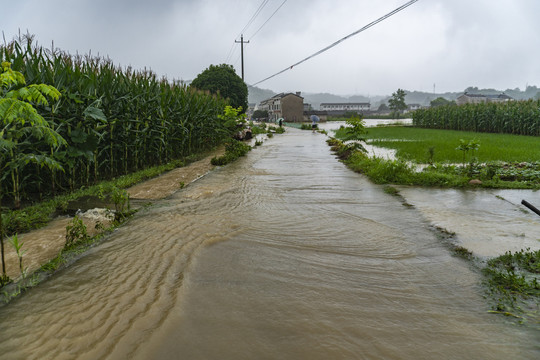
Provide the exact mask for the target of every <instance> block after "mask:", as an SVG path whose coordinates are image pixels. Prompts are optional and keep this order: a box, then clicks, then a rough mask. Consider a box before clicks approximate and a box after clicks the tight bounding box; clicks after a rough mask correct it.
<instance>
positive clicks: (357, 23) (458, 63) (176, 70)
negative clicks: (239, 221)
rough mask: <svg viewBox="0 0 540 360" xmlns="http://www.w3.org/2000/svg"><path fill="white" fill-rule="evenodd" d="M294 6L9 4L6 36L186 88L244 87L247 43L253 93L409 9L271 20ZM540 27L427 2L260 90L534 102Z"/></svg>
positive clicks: (528, 16) (501, 11) (370, 4)
mask: <svg viewBox="0 0 540 360" xmlns="http://www.w3.org/2000/svg"><path fill="white" fill-rule="evenodd" d="M283 2H284V0H268V1H263V0H152V1H149V0H17V1H13V0H0V8H1V9H2V10H1V12H2V16H1V17H0V30H1V31H3V33H4V36H5V38H6V40H8V41H9V40H11V39H12V38H13V37H14V36H15V35H16V34H17V33H18V31H19V29H20V30H21V31H22V32H26V31H28V32H29V33H31V34H34V35H35V36H36V40H37V41H38V42H39V43H40V44H42V45H44V46H46V47H50V45H51V41H54V45H55V47H58V48H60V49H62V50H66V51H68V52H70V53H72V54H74V53H75V52H77V51H78V52H79V53H80V54H84V53H88V52H89V51H90V50H91V51H92V54H97V53H99V54H101V55H108V56H109V57H110V58H111V59H112V60H113V61H114V62H115V63H116V64H120V65H122V66H127V65H131V66H133V67H134V68H144V67H147V68H151V69H152V70H154V71H155V72H156V73H157V74H158V75H160V76H166V77H167V78H169V79H173V78H174V79H183V80H191V79H193V78H195V77H196V76H197V74H199V73H200V72H202V71H203V70H204V69H206V68H207V67H208V66H209V65H210V64H216V65H217V64H222V63H229V64H233V65H234V66H235V68H236V69H237V73H238V74H239V75H241V66H240V64H241V62H240V44H236V43H235V40H237V41H239V40H240V33H241V32H242V31H243V33H244V40H246V41H247V40H249V44H247V45H245V48H244V57H245V69H244V70H245V80H246V83H248V84H254V83H256V82H258V81H260V80H262V79H264V78H266V77H268V76H271V75H273V74H275V73H277V72H279V71H280V70H283V69H285V68H287V67H290V66H291V65H292V64H294V63H296V62H298V61H300V60H302V59H304V58H306V57H308V56H309V55H311V54H313V53H315V52H317V51H319V50H321V49H322V48H324V47H326V46H328V45H330V44H332V43H333V42H335V41H337V40H339V39H341V38H342V37H344V36H346V35H349V34H350V33H352V32H354V31H356V30H358V29H360V28H362V27H363V26H365V25H367V24H368V23H370V22H372V21H374V20H376V19H378V18H379V17H381V16H383V15H385V14H387V13H389V12H391V11H392V10H394V9H396V8H397V7H399V6H401V5H403V4H405V3H406V2H408V0H333V1H329V0H286V1H285V3H284V4H283V6H282V7H281V8H280V9H279V11H277V13H276V14H275V15H274V16H273V17H272V18H270V16H271V15H272V13H274V11H276V10H277V9H278V7H279V6H280V5H281V4H282V3H283ZM263 3H266V4H265V6H264V7H263V8H262V10H261V11H260V13H259V15H258V16H257V17H256V18H255V19H254V20H253V21H252V23H251V24H250V25H249V26H248V27H247V28H246V29H244V28H245V27H246V25H248V22H249V20H250V19H251V18H252V16H253V15H254V14H255V12H256V11H257V9H258V8H259V7H260V5H261V4H263ZM7 14H9V15H7ZM539 16H540V1H538V0H419V1H418V2H416V3H415V4H413V5H411V6H410V7H408V8H406V9H405V10H403V11H401V12H399V13H398V14H396V15H394V16H392V17H390V18H389V19H387V20H385V21H383V22H381V23H379V24H377V25H375V26H374V27H372V28H370V29H368V30H366V31H364V32H362V33H360V34H358V35H356V36H354V37H352V38H350V39H348V40H346V41H344V42H342V43H341V44H339V45H337V46H336V47H334V48H332V49H330V50H328V51H327V52H325V53H323V54H321V55H319V56H317V57H315V58H313V59H311V60H309V61H307V62H305V63H303V64H301V65H299V66H297V67H294V68H293V69H292V70H290V71H286V72H284V73H283V74H281V75H279V76H276V77H274V78H272V79H270V80H268V81H265V82H263V83H261V84H259V85H257V86H258V87H261V88H265V89H270V90H273V91H275V92H285V91H302V92H328V93H334V94H340V95H355V94H358V95H389V94H391V93H392V92H394V91H395V90H396V89H398V88H403V89H407V90H419V91H427V92H433V89H434V86H435V91H436V92H437V93H442V92H447V91H463V90H464V89H465V88H466V87H468V86H478V87H480V88H496V89H501V90H505V89H508V88H511V89H514V88H520V89H522V90H524V88H525V86H526V85H527V84H529V85H536V86H540V61H539V59H540V46H539V45H540V21H539V20H538V18H539ZM269 18H270V20H269V21H268V22H267V23H266V25H264V26H263V27H262V28H260V27H261V26H262V25H263V23H264V22H265V21H267V20H268V19H269ZM259 28H260V30H259ZM258 30H259V31H258ZM257 31H258V32H257Z"/></svg>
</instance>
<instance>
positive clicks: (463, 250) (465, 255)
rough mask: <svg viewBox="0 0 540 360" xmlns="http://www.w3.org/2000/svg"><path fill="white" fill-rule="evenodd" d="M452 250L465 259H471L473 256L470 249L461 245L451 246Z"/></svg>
mask: <svg viewBox="0 0 540 360" xmlns="http://www.w3.org/2000/svg"><path fill="white" fill-rule="evenodd" d="M452 250H453V252H454V254H455V255H457V256H459V257H461V258H463V259H467V260H471V259H472V258H473V253H472V251H470V250H469V249H467V248H465V247H463V246H459V245H456V246H454V247H453V249H452Z"/></svg>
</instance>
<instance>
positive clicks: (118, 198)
mask: <svg viewBox="0 0 540 360" xmlns="http://www.w3.org/2000/svg"><path fill="white" fill-rule="evenodd" d="M111 198H112V200H113V202H114V208H115V210H116V214H117V215H119V216H123V214H124V213H126V212H129V210H130V203H129V194H128V192H127V191H126V190H124V189H120V188H118V187H116V186H114V187H113V188H112V192H111Z"/></svg>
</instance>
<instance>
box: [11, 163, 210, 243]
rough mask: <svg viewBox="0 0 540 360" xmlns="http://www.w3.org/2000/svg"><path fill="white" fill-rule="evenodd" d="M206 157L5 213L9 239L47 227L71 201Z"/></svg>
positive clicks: (163, 167)
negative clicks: (12, 236) (15, 235)
mask: <svg viewBox="0 0 540 360" xmlns="http://www.w3.org/2000/svg"><path fill="white" fill-rule="evenodd" d="M206 155H207V153H200V154H197V155H193V156H190V157H187V158H184V159H181V160H176V161H172V162H169V163H167V164H164V165H159V166H154V167H151V168H148V169H144V170H141V171H138V172H136V173H132V174H128V175H124V176H120V177H118V178H116V179H113V180H110V181H104V182H101V183H99V184H97V185H94V186H90V187H87V188H81V189H79V190H77V191H75V192H72V193H69V194H65V195H59V196H56V197H55V198H53V199H49V200H45V201H43V202H40V203H38V204H34V205H31V206H27V207H24V208H22V209H20V210H11V211H5V212H4V213H3V215H2V219H3V224H4V230H5V232H6V236H11V235H14V234H20V233H25V232H28V231H31V230H35V229H39V228H41V227H43V226H45V225H47V223H48V222H49V221H50V220H51V219H52V218H53V216H54V215H55V214H57V213H62V212H63V211H64V210H65V209H66V207H67V205H68V203H69V202H71V201H75V200H77V199H79V198H82V197H84V196H103V195H104V194H111V193H114V192H115V190H116V189H126V188H129V187H130V186H133V185H135V184H138V183H140V182H143V181H145V180H148V179H152V178H154V177H156V176H158V175H160V174H162V173H164V172H167V171H170V170H173V169H176V168H178V167H182V166H185V165H186V164H188V163H191V162H194V161H196V160H199V159H201V158H203V157H204V156H206Z"/></svg>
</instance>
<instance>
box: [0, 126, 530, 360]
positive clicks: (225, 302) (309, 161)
mask: <svg viewBox="0 0 540 360" xmlns="http://www.w3.org/2000/svg"><path fill="white" fill-rule="evenodd" d="M401 191H403V193H404V196H406V197H407V199H409V198H410V201H411V203H413V204H414V205H415V207H414V208H408V207H404V206H403V205H402V204H401V202H400V201H399V199H397V198H396V197H393V196H391V195H387V194H385V193H384V192H383V190H382V187H380V186H377V185H373V184H371V183H370V182H369V181H368V180H367V179H365V178H364V177H362V176H361V175H358V174H356V173H353V172H352V171H350V170H348V169H347V168H346V167H345V166H344V165H343V164H341V163H340V162H338V161H337V160H336V159H335V158H334V156H333V155H332V154H331V153H330V149H329V147H328V146H327V145H326V143H325V137H324V136H323V135H321V134H317V133H315V134H314V133H312V132H311V131H300V130H296V129H288V131H287V133H285V134H283V135H277V136H274V138H272V139H270V140H267V141H266V142H265V144H264V145H263V146H261V147H258V148H256V149H254V150H253V151H251V153H250V154H249V155H248V157H246V158H242V159H240V160H239V161H237V162H236V163H233V164H231V165H229V166H226V167H223V168H219V169H216V170H214V171H213V172H212V173H210V174H209V175H207V176H205V177H203V178H201V179H199V180H197V181H196V182H194V183H192V184H191V185H190V186H188V187H187V188H185V189H183V190H181V191H178V192H176V193H174V194H173V195H171V196H170V197H169V198H167V199H166V200H162V201H159V202H157V203H156V204H155V205H154V206H153V207H150V208H147V209H144V210H141V212H139V213H138V214H137V215H136V216H135V217H134V218H133V219H132V220H130V221H129V222H128V223H127V224H126V225H125V226H123V227H121V228H119V229H117V230H116V231H115V232H114V233H112V234H111V235H109V236H108V238H107V239H106V241H105V242H104V243H102V244H101V245H99V246H96V247H94V248H92V249H91V250H90V251H89V252H88V253H87V254H86V255H85V256H84V257H82V258H81V259H80V260H79V261H78V262H77V263H75V264H74V265H73V266H72V267H70V268H69V269H66V270H64V271H62V272H60V273H59V274H58V275H57V276H55V277H54V278H51V279H50V280H49V281H47V282H44V283H42V284H41V285H39V286H38V287H37V288H35V289H32V291H30V292H29V293H27V294H25V295H23V296H22V297H20V298H19V299H17V300H15V301H14V302H12V303H11V304H9V305H8V306H6V307H3V308H0V318H1V319H2V322H1V324H0V348H1V349H2V354H3V355H2V357H5V358H9V359H43V358H54V359H73V358H77V359H126V358H130V359H132V358H133V359H151V358H155V359H177V358H182V359H535V358H538V357H539V356H540V345H539V341H538V340H539V338H540V334H539V332H538V331H537V330H535V329H530V328H527V327H524V326H517V325H516V324H515V323H514V322H511V321H509V320H508V319H506V318H504V317H501V316H495V315H492V314H488V313H487V311H488V310H489V305H488V304H487V302H486V300H485V299H484V297H483V296H484V289H483V288H482V286H481V284H480V282H481V276H480V274H479V273H478V272H477V271H476V270H475V269H474V268H473V267H472V266H471V265H470V264H469V263H468V262H466V261H464V260H462V259H460V258H457V257H454V256H452V255H451V254H450V252H449V251H448V249H447V247H446V246H445V245H444V244H441V242H440V240H438V239H437V237H436V236H435V234H433V232H432V231H430V230H429V224H430V223H431V222H440V225H441V226H446V227H448V228H449V229H450V230H452V228H454V227H455V228H465V226H463V225H460V224H462V222H463V223H465V220H466V216H463V218H462V219H461V220H460V221H462V222H458V221H457V220H447V219H448V217H449V214H450V215H451V214H452V213H460V212H464V211H465V209H468V208H470V207H471V206H472V205H467V203H466V202H465V201H466V200H467V199H469V198H470V197H468V196H467V195H464V194H463V193H460V194H461V195H460V194H454V195H452V196H451V195H448V196H447V197H443V195H441V194H437V193H426V197H422V196H420V193H415V192H414V191H415V190H414V189H410V192H407V191H408V190H407V189H402V190H401ZM497 195H499V194H497ZM521 195H523V194H521ZM521 195H520V196H521ZM532 195H534V194H532ZM532 195H530V194H526V195H523V196H528V197H530V196H532ZM489 196H490V197H493V198H495V200H498V201H501V202H502V203H508V204H510V202H513V201H514V200H512V196H513V195H512V196H510V195H509V194H502V195H499V196H500V197H503V198H505V199H507V200H508V201H503V200H500V199H499V198H498V197H495V196H494V195H493V194H489ZM534 196H536V195H534ZM518 197H519V196H518ZM454 198H457V199H461V200H456V201H458V203H457V204H456V205H455V206H454V207H450V206H449V200H450V199H454ZM434 199H435V200H439V201H434ZM476 200H479V199H476ZM433 203H438V204H446V205H448V208H447V209H446V210H445V211H443V210H444V209H441V207H436V206H431V205H430V204H433ZM493 203H496V201H493ZM493 203H492V202H490V203H489V204H486V206H478V208H474V212H475V214H476V215H477V216H478V219H477V220H475V221H477V223H481V222H482V219H484V220H486V221H487V219H490V218H491V217H493V216H495V215H493V213H491V212H487V211H484V210H481V209H484V208H485V209H493V211H496V210H495V209H498V208H499V207H498V206H497V207H492V205H493ZM459 204H461V208H460V205H459ZM474 204H475V206H477V205H476V204H477V203H476V202H474ZM510 205H511V204H510ZM510 205H508V206H510ZM502 207H504V208H505V209H506V204H504V206H502ZM452 209H454V210H452ZM505 211H506V210H505ZM507 211H508V213H509V214H513V210H511V209H509V210H507ZM430 213H431V216H428V215H429V214H430ZM521 214H523V216H524V217H523V218H520V221H522V222H523V224H526V225H523V228H524V230H519V231H518V233H519V234H520V233H521V232H523V233H524V234H525V236H521V237H518V238H519V239H523V238H525V239H527V241H528V240H529V238H531V239H532V238H534V232H535V231H536V233H537V234H538V233H539V232H538V229H539V227H540V223H538V222H536V223H535V222H534V221H536V220H531V221H529V220H525V213H523V212H520V215H521ZM531 216H532V215H531ZM531 218H532V217H531ZM527 219H528V218H527ZM443 221H448V222H447V223H443ZM495 222H501V221H500V219H499V220H495ZM474 226H476V227H477V226H478V224H476V225H474ZM488 227H489V226H488V225H486V231H487V228H488ZM525 227H530V228H527V229H526V230H525ZM465 233H466V232H464V234H465ZM467 233H470V234H474V231H473V228H471V229H470V230H469V231H468V232H467ZM460 236H461V235H460ZM463 236H464V237H463V239H465V236H466V235H463ZM508 238H509V240H510V238H512V240H514V239H513V235H512V234H510V235H508ZM463 241H465V240H463ZM531 241H532V240H531ZM533 243H534V242H533ZM527 244H528V243H527ZM523 245H525V243H523ZM483 248H484V247H483V246H481V247H480V246H479V248H478V250H477V251H479V252H480V251H483V250H482V249H483ZM486 254H487V252H486Z"/></svg>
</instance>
